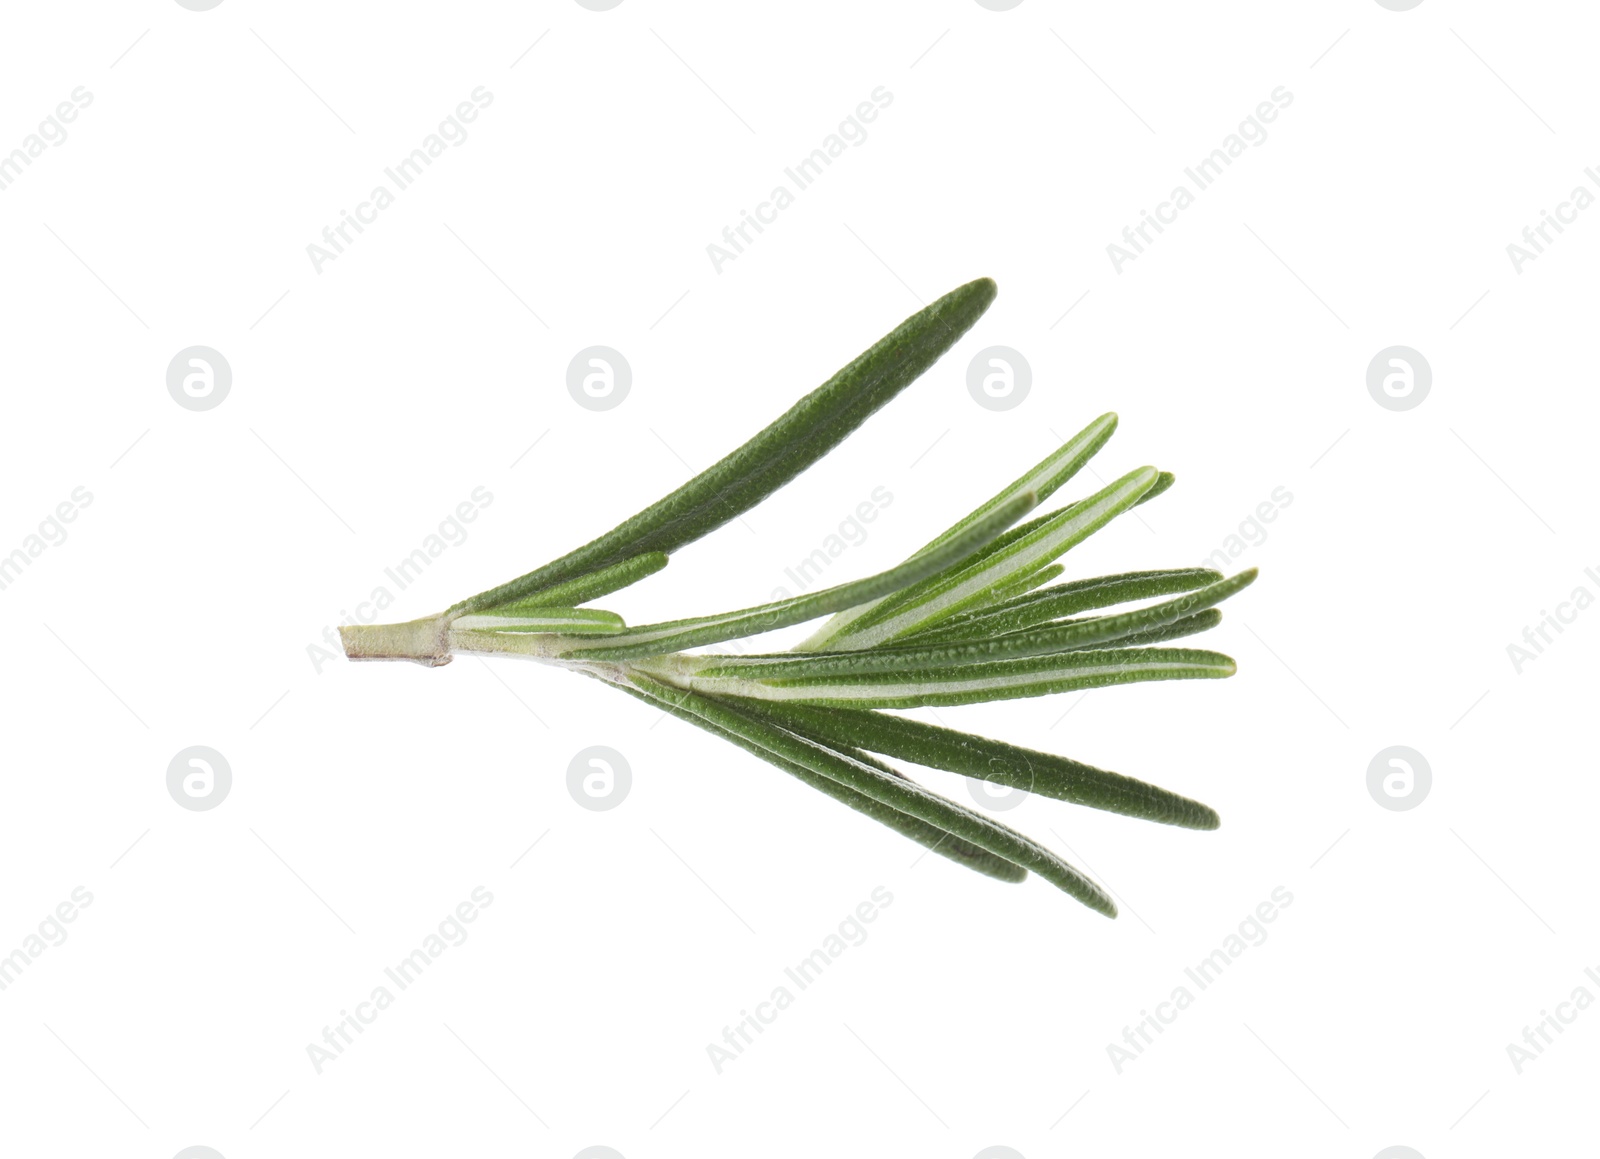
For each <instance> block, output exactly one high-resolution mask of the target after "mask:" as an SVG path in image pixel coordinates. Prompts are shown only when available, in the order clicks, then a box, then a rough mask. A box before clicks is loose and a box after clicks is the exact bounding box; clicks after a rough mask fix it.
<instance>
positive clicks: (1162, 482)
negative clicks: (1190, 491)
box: [1134, 471, 1178, 507]
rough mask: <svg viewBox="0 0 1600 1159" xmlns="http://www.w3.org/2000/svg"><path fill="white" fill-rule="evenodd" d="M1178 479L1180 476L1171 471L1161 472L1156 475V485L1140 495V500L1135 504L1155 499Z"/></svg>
mask: <svg viewBox="0 0 1600 1159" xmlns="http://www.w3.org/2000/svg"><path fill="white" fill-rule="evenodd" d="M1177 481H1178V477H1177V476H1176V475H1174V474H1173V473H1172V472H1171V471H1163V472H1161V474H1160V475H1159V476H1157V477H1156V485H1155V486H1154V487H1152V488H1150V490H1148V491H1146V492H1145V493H1144V494H1143V495H1141V496H1139V502H1138V503H1135V504H1134V506H1135V507H1139V506H1141V505H1143V504H1145V503H1148V502H1150V500H1152V499H1154V498H1155V497H1156V496H1157V495H1160V494H1161V493H1162V492H1163V491H1165V490H1167V489H1168V488H1169V487H1171V486H1172V485H1173V484H1174V483H1176V482H1177Z"/></svg>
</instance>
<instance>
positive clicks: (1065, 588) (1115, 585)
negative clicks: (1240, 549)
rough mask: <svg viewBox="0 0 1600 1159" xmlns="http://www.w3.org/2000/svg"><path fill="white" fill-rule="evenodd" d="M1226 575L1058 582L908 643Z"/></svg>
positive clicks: (1025, 623) (1177, 573)
mask: <svg viewBox="0 0 1600 1159" xmlns="http://www.w3.org/2000/svg"><path fill="white" fill-rule="evenodd" d="M1221 579H1222V573H1221V572H1220V571H1212V570H1211V569H1209V568H1203V567H1189V568H1175V569H1170V570H1167V571H1131V572H1126V573H1124V574H1122V575H1107V576H1097V577H1096V578H1094V579H1086V580H1077V581H1075V582H1073V583H1066V584H1057V585H1056V586H1055V587H1053V588H1045V589H1044V590H1042V591H1036V592H1031V593H1028V594H1026V595H1021V596H1017V597H1015V598H1013V599H1009V600H1005V601H1003V602H1001V603H998V604H994V605H992V606H990V607H985V608H982V609H980V610H979V611H977V612H974V613H971V614H969V615H964V616H952V617H951V618H950V619H948V620H946V621H944V622H943V623H940V624H937V625H935V626H934V627H932V628H930V629H929V630H927V631H924V632H913V633H908V634H907V635H906V636H904V637H902V641H903V642H907V643H909V642H910V641H912V640H915V641H916V642H917V643H919V644H921V643H933V642H935V641H942V640H973V639H982V638H984V637H987V636H998V635H1001V634H1003V633H1006V632H1016V631H1020V630H1021V629H1023V628H1031V627H1033V626H1034V625H1035V624H1044V623H1048V622H1049V621H1051V620H1057V619H1060V618H1061V617H1063V616H1071V615H1076V614H1077V613H1078V612H1087V611H1093V610H1094V609H1096V608H1109V607H1112V606H1113V605H1115V604H1125V603H1129V602H1131V601H1133V600H1147V599H1150V598H1152V597H1154V596H1169V595H1172V594H1174V593H1176V592H1188V591H1194V590H1195V589H1196V588H1203V587H1205V586H1206V585H1207V584H1213V583H1216V582H1218V581H1219V580H1221Z"/></svg>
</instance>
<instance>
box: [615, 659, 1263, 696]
mask: <svg viewBox="0 0 1600 1159" xmlns="http://www.w3.org/2000/svg"><path fill="white" fill-rule="evenodd" d="M690 659H693V660H699V659H714V660H717V661H723V660H726V659H728V658H727V657H720V656H719V657H692V658H690ZM666 660H668V661H675V662H676V664H675V666H674V667H675V669H676V668H677V667H680V666H681V665H682V664H683V661H684V658H682V657H668V658H666ZM641 667H647V668H648V669H649V670H650V671H652V672H660V673H661V675H663V676H666V677H667V678H668V679H671V680H673V682H674V683H679V682H681V683H682V684H683V685H685V686H687V687H689V688H691V689H693V690H694V691H696V692H703V693H705V694H706V695H708V696H722V697H749V698H753V699H759V700H778V701H791V702H795V703H800V704H821V705H832V706H837V707H840V708H922V707H926V706H932V707H934V708H940V707H943V706H945V705H956V704H977V703H980V702H982V701H988V700H1017V699H1020V698H1022V697H1027V696H1048V695H1050V694H1051V693H1056V692H1071V691H1075V690H1077V689H1082V688H1107V687H1110V686H1112V685H1115V684H1137V683H1142V682H1144V681H1148V680H1206V679H1220V678H1223V677H1227V676H1232V675H1233V674H1234V671H1235V665H1234V662H1233V660H1232V659H1231V658H1229V657H1227V656H1224V655H1222V654H1220V653H1218V652H1206V651H1200V650H1197V649H1189V648H1122V649H1102V650H1095V651H1084V652H1063V653H1058V654H1056V655H1049V656H1029V657H1026V658H1024V659H1020V660H996V661H992V662H989V663H985V664H969V665H961V666H956V667H952V668H946V669H941V670H933V671H907V672H872V673H866V674H863V675H859V676H857V675H834V676H816V677H808V678H795V679H783V680H776V679H774V680H749V679H744V678H742V677H732V676H713V677H705V676H697V675H693V674H687V673H682V672H680V671H676V670H674V671H672V672H669V671H668V670H667V669H666V667H665V665H662V666H659V667H658V666H657V665H656V664H653V663H648V662H647V663H646V664H644V665H641Z"/></svg>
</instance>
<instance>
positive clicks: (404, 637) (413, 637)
mask: <svg viewBox="0 0 1600 1159" xmlns="http://www.w3.org/2000/svg"><path fill="white" fill-rule="evenodd" d="M449 628H450V621H449V620H447V619H445V618H444V617H443V616H429V617H428V618H426V619H422V620H411V621H408V622H407V623H404V624H346V625H342V626H341V627H340V628H339V639H340V641H341V642H342V643H343V644H344V654H345V655H346V656H348V657H349V658H350V659H352V660H410V661H411V662H413V663H415V664H423V665H426V666H427V667H429V668H437V667H439V665H441V664H448V663H450V642H449V638H448V633H449Z"/></svg>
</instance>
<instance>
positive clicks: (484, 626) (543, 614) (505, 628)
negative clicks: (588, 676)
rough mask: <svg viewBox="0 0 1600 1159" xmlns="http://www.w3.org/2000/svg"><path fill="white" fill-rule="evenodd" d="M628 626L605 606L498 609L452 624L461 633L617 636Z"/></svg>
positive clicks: (463, 618)
mask: <svg viewBox="0 0 1600 1159" xmlns="http://www.w3.org/2000/svg"><path fill="white" fill-rule="evenodd" d="M626 626H627V625H626V624H624V623H623V622H622V617H621V616H619V615H617V613H615V612H607V611H604V610H603V609H601V608H531V609H529V610H527V611H525V612H517V613H511V612H510V611H509V609H507V610H503V611H502V610H496V611H494V612H492V613H487V614H485V615H481V616H462V617H460V618H459V619H457V620H456V621H455V623H454V624H452V625H451V628H452V629H454V630H455V631H458V632H471V631H480V632H482V631H487V632H559V633H561V634H562V635H564V636H595V635H605V636H614V635H616V634H617V633H618V632H620V631H622V630H623V629H624V628H625V627H626Z"/></svg>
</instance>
